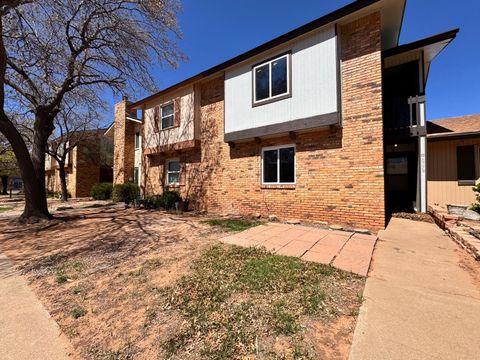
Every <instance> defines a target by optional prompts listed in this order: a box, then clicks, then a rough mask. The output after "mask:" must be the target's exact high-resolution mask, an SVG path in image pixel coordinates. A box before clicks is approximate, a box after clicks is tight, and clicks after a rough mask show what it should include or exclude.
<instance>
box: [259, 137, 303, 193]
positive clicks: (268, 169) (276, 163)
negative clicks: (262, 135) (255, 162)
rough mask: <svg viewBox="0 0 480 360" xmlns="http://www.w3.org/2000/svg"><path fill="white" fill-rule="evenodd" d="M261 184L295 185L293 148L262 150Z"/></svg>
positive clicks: (268, 148) (292, 146)
mask: <svg viewBox="0 0 480 360" xmlns="http://www.w3.org/2000/svg"><path fill="white" fill-rule="evenodd" d="M262 183H263V184H267V185H268V184H295V146H294V145H283V146H275V147H267V148H264V149H262Z"/></svg>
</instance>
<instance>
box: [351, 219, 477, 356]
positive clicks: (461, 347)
mask: <svg viewBox="0 0 480 360" xmlns="http://www.w3.org/2000/svg"><path fill="white" fill-rule="evenodd" d="M462 256H465V254H463V250H462V249H460V247H458V245H457V244H455V243H454V242H453V241H452V240H451V239H450V238H449V237H448V236H447V235H445V234H444V233H443V232H442V231H441V230H440V229H439V228H438V227H437V226H436V225H435V224H429V223H424V222H416V221H412V220H406V219H397V218H393V219H392V220H391V221H390V224H389V225H388V227H387V229H386V230H385V231H382V232H380V233H379V241H378V242H377V246H376V248H375V254H374V256H373V264H372V268H371V270H370V274H369V278H368V279H367V282H366V286H365V291H364V297H365V302H364V304H363V305H362V308H361V310H360V315H359V318H358V322H357V326H356V329H355V334H354V338H353V344H352V348H351V352H350V359H351V360H357V359H362V360H363V359H478V358H479V354H480V341H479V339H480V290H479V287H478V283H476V282H475V281H476V280H475V279H477V278H475V277H473V276H472V275H471V274H469V273H468V272H467V271H466V270H465V268H464V266H465V265H464V264H463V263H462V264H463V265H462V266H463V267H461V266H460V261H463V260H462V259H464V258H462ZM470 261H473V260H470ZM473 266H475V265H473ZM470 270H471V271H474V273H475V274H476V273H477V270H478V269H477V268H476V266H475V267H473V269H470Z"/></svg>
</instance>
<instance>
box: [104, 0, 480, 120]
mask: <svg viewBox="0 0 480 360" xmlns="http://www.w3.org/2000/svg"><path fill="white" fill-rule="evenodd" d="M350 2H351V1H345V0H338V1H332V0H330V1H319V0H301V1H296V2H294V3H292V1H286V0H283V1H280V0H262V1H258V0H243V1H225V0H223V1H221V0H204V1H198V0H184V1H183V8H184V9H183V13H182V14H180V17H179V21H180V26H181V28H182V31H183V40H181V41H180V42H179V47H180V49H181V50H182V51H183V52H184V53H185V54H186V55H187V56H188V58H189V59H188V61H187V62H185V63H182V64H180V67H179V68H178V69H176V70H171V69H160V68H159V69H155V74H156V79H157V81H158V86H159V87H160V89H163V88H165V87H168V86H170V85H173V84H175V83H177V82H179V81H182V80H184V79H186V78H188V77H190V76H192V75H195V74H197V73H199V72H201V71H203V70H205V69H208V68H209V67H211V66H214V65H217V64H219V63H221V62H223V61H225V60H228V59H229V58H231V57H234V56H235V55H238V54H240V53H242V52H244V51H247V50H249V49H251V48H253V47H255V46H257V45H260V44H262V43H263V42H266V41H268V40H270V39H272V38H274V37H276V36H278V35H281V34H283V33H285V32H288V31H289V30H292V29H294V28H296V27H298V26H301V25H303V24H305V23H306V22H309V21H311V20H314V19H316V18H318V17H320V16H322V15H324V14H326V13H328V12H330V11H333V10H335V9H337V8H339V7H342V6H344V5H346V4H348V3H350ZM292 4H295V6H292ZM478 14H480V2H477V1H473V0H456V1H449V0H410V1H408V2H407V9H406V13H405V18H404V23H403V27H402V33H401V37H400V44H404V43H408V42H412V41H415V40H418V39H421V38H424V37H428V36H430V35H434V34H437V33H440V32H444V31H447V30H450V29H453V28H457V27H459V28H460V33H459V35H458V36H457V38H456V39H455V40H454V42H453V43H452V44H450V46H449V47H447V48H446V49H445V51H444V52H443V53H441V54H440V55H439V56H438V57H437V58H436V59H435V60H434V62H433V65H432V68H431V70H430V76H429V79H428V85H427V101H428V103H427V112H428V119H430V120H433V119H437V118H442V117H450V116H458V115H466V114H473V113H480V65H479V64H480V41H479V40H478V37H479V35H480V30H479V26H478V25H479V19H478ZM141 97H142V96H141V95H140V94H139V96H138V97H137V98H136V99H132V100H138V98H141ZM116 100H118V99H116ZM112 104H113V102H112ZM111 114H112V115H113V110H112V112H111Z"/></svg>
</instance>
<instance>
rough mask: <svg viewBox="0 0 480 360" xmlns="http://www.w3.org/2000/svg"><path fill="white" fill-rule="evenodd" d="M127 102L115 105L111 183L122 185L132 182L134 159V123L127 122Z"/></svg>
mask: <svg viewBox="0 0 480 360" xmlns="http://www.w3.org/2000/svg"><path fill="white" fill-rule="evenodd" d="M127 104H128V101H126V100H123V101H121V102H119V103H118V104H116V105H115V122H114V131H115V134H114V144H115V147H114V153H113V182H114V184H124V183H126V182H128V181H129V180H130V179H132V180H133V169H134V159H135V123H134V122H132V121H127V120H126V116H127V110H126V107H127Z"/></svg>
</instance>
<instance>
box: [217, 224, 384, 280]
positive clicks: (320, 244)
mask: <svg viewBox="0 0 480 360" xmlns="http://www.w3.org/2000/svg"><path fill="white" fill-rule="evenodd" d="M376 239H377V237H376V236H375V235H365V234H359V233H353V232H348V231H336V230H335V231H332V230H325V229H320V228H315V227H310V226H299V225H288V224H280V223H268V224H266V225H260V226H257V227H254V228H251V229H249V230H246V231H243V232H241V233H237V234H234V235H231V236H228V237H226V238H223V239H222V242H224V243H226V244H231V245H238V246H245V247H248V246H261V247H265V248H266V249H267V250H269V251H272V252H274V253H276V254H278V255H285V256H296V257H300V258H302V259H304V260H306V261H313V262H318V263H322V264H330V265H332V266H334V267H336V268H339V269H342V270H345V271H351V272H353V273H356V274H359V275H362V276H366V275H367V274H368V269H369V266H370V260H371V257H372V252H373V249H374V247H375V242H376Z"/></svg>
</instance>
